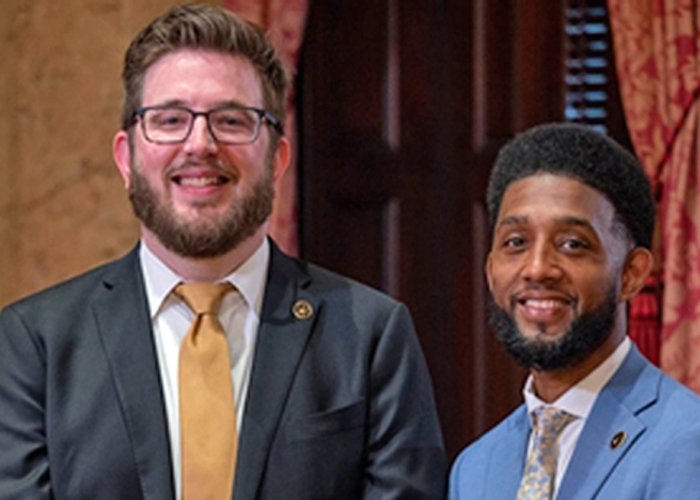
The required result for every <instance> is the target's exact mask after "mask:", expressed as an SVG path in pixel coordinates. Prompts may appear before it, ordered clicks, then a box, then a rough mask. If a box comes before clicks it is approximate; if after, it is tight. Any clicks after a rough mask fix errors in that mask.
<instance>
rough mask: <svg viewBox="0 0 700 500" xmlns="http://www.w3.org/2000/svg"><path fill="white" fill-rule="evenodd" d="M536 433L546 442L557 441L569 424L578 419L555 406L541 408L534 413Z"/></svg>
mask: <svg viewBox="0 0 700 500" xmlns="http://www.w3.org/2000/svg"><path fill="white" fill-rule="evenodd" d="M534 414H535V432H536V433H537V434H538V435H539V436H540V437H541V438H542V439H545V440H552V441H554V440H556V438H557V436H558V435H559V433H560V432H561V431H562V430H564V427H566V426H567V424H569V422H571V421H573V420H575V419H576V417H575V416H574V415H572V414H571V413H568V412H565V411H564V410H559V409H557V408H554V407H553V406H540V407H539V408H537V409H536V410H535V411H534Z"/></svg>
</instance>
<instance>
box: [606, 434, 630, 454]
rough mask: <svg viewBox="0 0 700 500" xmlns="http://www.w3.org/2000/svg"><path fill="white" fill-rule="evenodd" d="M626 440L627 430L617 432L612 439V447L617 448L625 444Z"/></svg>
mask: <svg viewBox="0 0 700 500" xmlns="http://www.w3.org/2000/svg"><path fill="white" fill-rule="evenodd" d="M625 441H627V434H626V433H625V431H620V432H618V433H617V434H615V435H614V436H613V437H612V439H611V440H610V448H611V449H613V450H616V449H617V448H619V447H620V446H622V445H623V444H625Z"/></svg>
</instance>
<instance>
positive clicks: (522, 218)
mask: <svg viewBox="0 0 700 500" xmlns="http://www.w3.org/2000/svg"><path fill="white" fill-rule="evenodd" d="M529 220H530V218H529V217H528V216H527V215H509V216H508V217H504V218H503V219H501V220H499V221H498V224H496V229H499V228H500V227H501V226H517V225H518V224H527V223H528V222H529Z"/></svg>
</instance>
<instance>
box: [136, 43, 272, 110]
mask: <svg viewBox="0 0 700 500" xmlns="http://www.w3.org/2000/svg"><path fill="white" fill-rule="evenodd" d="M190 97H218V98H219V99H220V100H221V101H227V102H228V101H233V102H235V101H240V102H241V104H245V105H248V106H256V107H259V106H261V105H262V104H263V102H262V100H263V89H262V78H261V77H260V74H259V72H258V70H257V69H256V68H255V66H254V65H253V63H252V62H251V61H250V60H249V59H248V58H247V57H245V56H243V55H237V54H229V53H226V52H221V51H216V50H209V49H207V50H205V49H191V48H182V49H177V50H173V51H170V52H168V53H166V54H163V55H162V56H161V57H159V58H158V59H157V60H156V61H154V62H153V63H152V64H151V65H150V66H149V67H148V69H147V70H146V72H145V75H144V84H143V90H142V101H143V102H146V101H147V100H152V99H154V98H157V99H160V100H163V101H173V100H181V101H182V100H186V99H187V98H190ZM148 104H149V105H152V104H154V103H150V102H149V103H148ZM159 104H160V103H159Z"/></svg>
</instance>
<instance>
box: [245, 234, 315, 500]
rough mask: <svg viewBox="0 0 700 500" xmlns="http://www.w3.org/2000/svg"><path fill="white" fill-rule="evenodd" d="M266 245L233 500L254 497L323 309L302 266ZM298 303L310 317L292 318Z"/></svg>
mask: <svg viewBox="0 0 700 500" xmlns="http://www.w3.org/2000/svg"><path fill="white" fill-rule="evenodd" d="M270 246H271V255H270V270H269V272H268V277H267V285H266V289H265V298H264V300H263V309H262V315H261V318H260V329H259V332H258V340H257V346H256V349H255V357H254V360H253V367H252V371H251V375H250V377H251V378H250V386H249V390H248V400H247V402H246V407H245V410H244V415H243V422H242V424H241V431H240V434H239V443H238V456H239V460H238V465H237V470H236V481H235V486H234V495H233V496H234V498H235V499H236V500H253V499H254V498H256V496H257V493H258V490H259V488H260V484H261V481H262V477H263V473H264V470H265V466H266V460H267V457H268V454H269V451H270V447H271V445H272V442H273V439H274V437H275V434H276V432H277V429H278V427H279V424H280V419H281V417H282V410H283V408H284V404H285V401H286V400H287V394H288V393H289V390H290V388H291V385H292V381H293V380H294V375H295V372H296V370H297V367H298V366H299V362H300V360H301V357H302V354H303V352H304V348H305V346H306V344H307V341H308V338H309V336H310V334H311V332H312V329H313V326H314V323H315V321H316V318H317V317H318V315H319V313H320V311H321V307H322V300H321V299H320V297H317V296H315V295H314V294H313V293H312V292H310V291H309V290H308V289H307V288H308V284H309V282H310V278H309V276H308V274H307V273H306V270H305V268H304V265H303V264H301V263H299V262H297V261H295V260H293V259H291V258H289V257H287V256H285V255H284V254H283V253H282V252H281V251H280V250H279V249H278V248H277V246H276V245H275V244H274V243H273V242H272V241H271V245H270ZM302 301H305V302H302ZM300 304H304V305H310V306H311V308H312V311H313V312H312V314H311V315H310V316H308V317H305V316H304V315H300V314H296V315H295V313H294V310H295V306H298V305H300ZM307 311H308V309H307Z"/></svg>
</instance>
